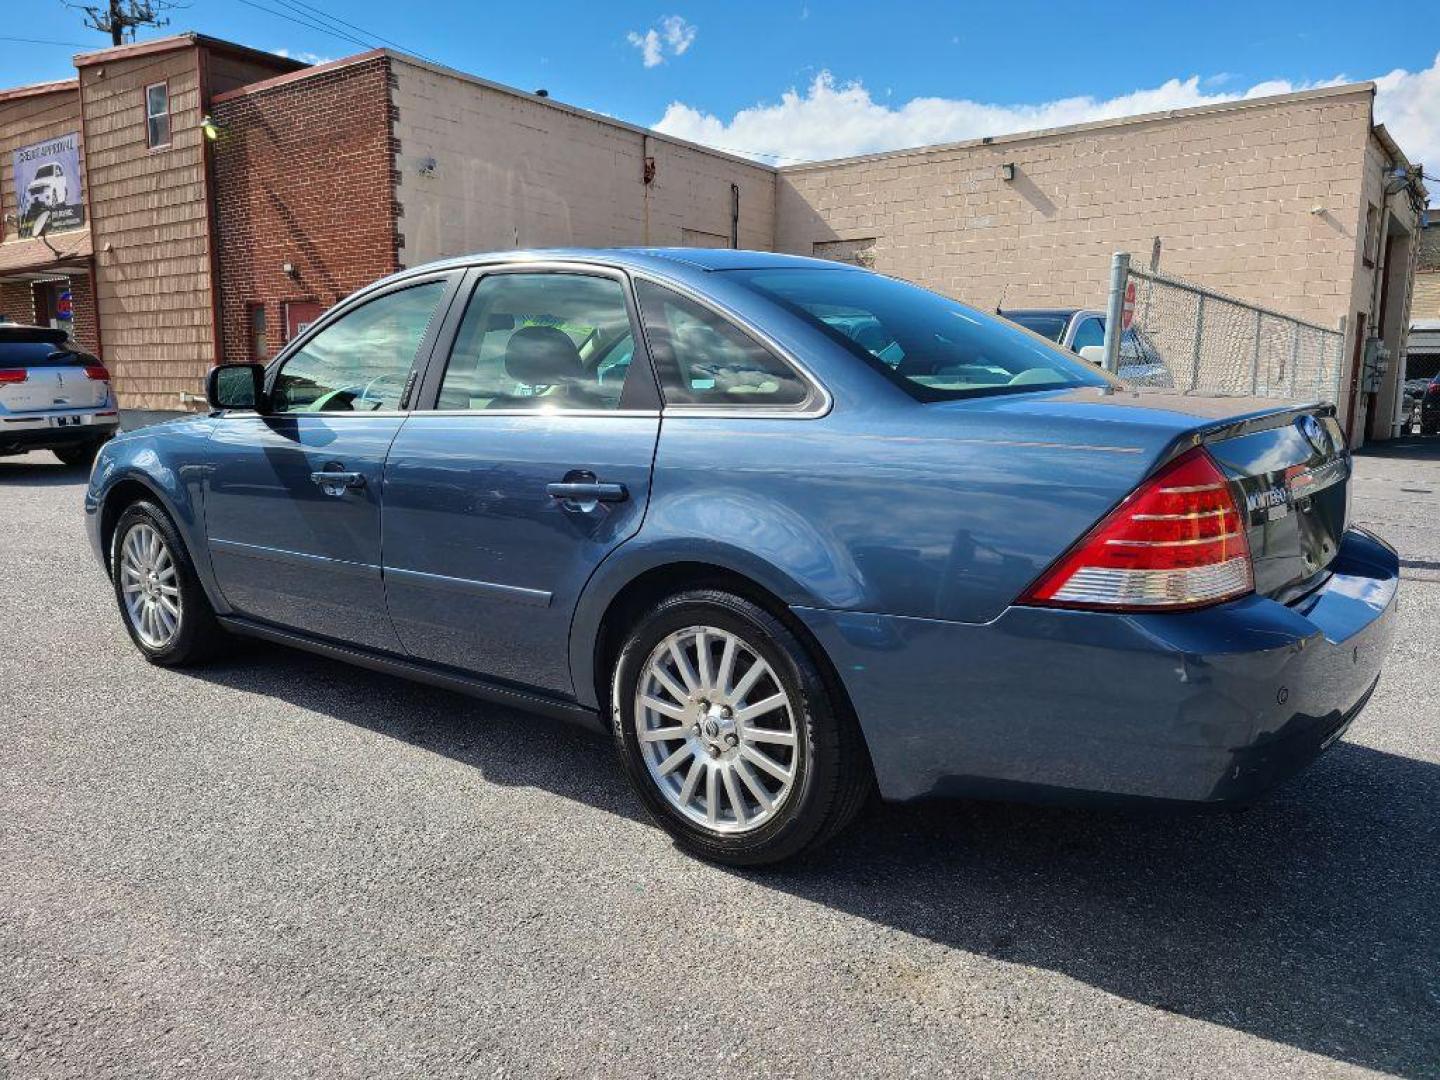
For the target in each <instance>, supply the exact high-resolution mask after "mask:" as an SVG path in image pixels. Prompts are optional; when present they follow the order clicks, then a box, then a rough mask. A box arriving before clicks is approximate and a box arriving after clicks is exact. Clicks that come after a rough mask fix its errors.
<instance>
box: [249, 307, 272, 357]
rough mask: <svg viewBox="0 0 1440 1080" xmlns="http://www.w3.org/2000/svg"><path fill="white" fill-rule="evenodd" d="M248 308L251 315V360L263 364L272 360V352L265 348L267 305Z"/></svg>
mask: <svg viewBox="0 0 1440 1080" xmlns="http://www.w3.org/2000/svg"><path fill="white" fill-rule="evenodd" d="M247 306H248V308H249V313H250V359H251V360H252V361H254V362H255V363H257V364H263V363H264V362H265V361H266V360H268V359H269V358H270V350H269V349H267V348H266V346H265V305H264V304H249V305H247Z"/></svg>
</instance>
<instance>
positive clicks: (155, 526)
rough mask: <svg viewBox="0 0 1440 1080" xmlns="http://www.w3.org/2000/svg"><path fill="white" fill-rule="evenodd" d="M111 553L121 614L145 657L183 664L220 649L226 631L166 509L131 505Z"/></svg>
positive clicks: (122, 518) (118, 526)
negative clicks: (216, 617)
mask: <svg viewBox="0 0 1440 1080" xmlns="http://www.w3.org/2000/svg"><path fill="white" fill-rule="evenodd" d="M110 558H111V565H110V576H111V577H112V578H113V580H114V584H115V599H116V600H117V601H118V602H119V605H120V617H121V619H122V620H124V623H125V629H126V630H128V631H129V632H130V638H131V640H132V641H134V642H135V644H136V646H137V647H138V648H139V649H140V651H141V652H142V653H144V654H145V659H147V660H149V661H150V662H151V663H152V664H160V665H162V666H164V667H179V666H181V665H184V664H193V663H198V662H199V661H201V660H204V659H207V658H209V657H210V656H211V655H212V654H213V653H214V652H215V651H216V650H217V648H218V647H219V645H220V643H221V642H222V641H223V640H224V636H225V631H224V630H222V629H221V627H220V624H219V623H218V622H217V621H216V619H215V610H214V608H212V607H211V606H210V600H209V598H208V597H207V596H206V595H205V589H204V587H203V586H202V585H201V584H200V579H199V577H198V576H196V573H195V564H194V563H193V562H191V561H190V554H189V552H188V551H186V549H185V544H184V542H183V541H182V540H181V538H180V534H179V533H178V532H177V531H176V529H175V526H174V524H173V523H172V522H171V521H170V518H169V516H168V515H166V513H165V511H164V510H162V509H161V508H160V507H159V506H157V505H155V504H154V503H152V502H148V501H141V502H137V503H132V504H131V505H130V506H128V507H126V509H125V512H124V513H122V514H121V515H120V520H119V521H118V522H117V523H116V525H115V535H114V540H113V543H112V546H111V554H110Z"/></svg>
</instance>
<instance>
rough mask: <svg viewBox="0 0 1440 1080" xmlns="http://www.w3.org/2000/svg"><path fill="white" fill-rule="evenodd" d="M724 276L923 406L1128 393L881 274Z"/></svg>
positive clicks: (987, 320)
mask: <svg viewBox="0 0 1440 1080" xmlns="http://www.w3.org/2000/svg"><path fill="white" fill-rule="evenodd" d="M720 272H721V273H725V274H727V275H729V276H730V277H731V279H732V280H734V281H735V282H736V283H737V284H741V285H743V286H744V287H745V288H747V289H750V290H751V291H752V292H755V293H757V294H758V295H760V296H762V297H764V298H765V299H767V300H770V301H771V302H773V303H775V304H776V305H778V306H779V307H781V308H783V309H784V310H785V311H787V312H789V313H790V314H792V315H794V316H796V317H798V318H800V319H801V320H803V321H805V322H807V323H809V324H810V325H811V326H813V327H816V328H817V329H819V330H821V331H822V332H824V333H825V334H826V335H827V336H828V337H830V338H831V339H832V340H833V341H835V342H836V343H837V344H839V345H841V346H843V347H844V348H845V349H846V350H847V351H848V352H850V353H851V354H852V355H854V356H856V357H858V358H859V359H861V360H863V361H864V362H865V363H867V364H868V365H869V366H870V367H872V368H874V369H875V370H877V371H879V372H880V373H881V374H883V375H885V376H886V377H887V378H888V379H890V380H891V381H892V382H894V383H895V384H896V385H898V386H899V387H900V388H901V389H902V390H904V391H905V392H906V393H908V394H910V395H911V396H912V397H914V398H916V399H917V400H920V401H947V400H950V399H953V398H966V397H978V396H982V395H989V394H1003V393H1023V392H1027V391H1032V390H1058V389H1065V388H1068V387H1076V386H1107V385H1114V386H1118V385H1121V384H1120V382H1119V380H1116V379H1112V378H1111V377H1110V376H1108V375H1105V374H1103V373H1102V372H1100V371H1099V370H1097V369H1096V368H1095V367H1093V366H1092V365H1090V364H1087V363H1085V362H1084V361H1083V360H1081V359H1080V358H1079V357H1077V356H1076V355H1075V354H1074V353H1072V352H1070V351H1069V350H1068V349H1062V348H1060V347H1059V346H1054V345H1051V344H1049V343H1048V342H1046V341H1042V340H1040V339H1038V338H1037V337H1035V336H1034V335H1033V334H1029V333H1027V332H1025V331H1024V330H1021V329H1020V328H1018V327H1017V326H1015V325H1013V324H1012V323H1010V322H1008V321H1007V320H1005V319H1002V318H998V317H996V316H993V315H986V314H983V313H982V312H979V311H976V310H975V309H974V308H970V307H966V306H965V305H964V304H961V303H958V302H957V301H954V300H949V299H946V298H945V297H943V296H940V295H939V294H938V293H933V292H930V291H929V290H927V289H922V288H919V287H918V286H915V285H911V284H908V283H907V282H903V281H897V280H896V279H894V278H888V277H883V276H882V275H880V274H870V273H864V272H857V271H853V270H840V269H835V270H831V269H808V268H807V269H803V270H802V269H789V268H786V269H768V270H728V271H720Z"/></svg>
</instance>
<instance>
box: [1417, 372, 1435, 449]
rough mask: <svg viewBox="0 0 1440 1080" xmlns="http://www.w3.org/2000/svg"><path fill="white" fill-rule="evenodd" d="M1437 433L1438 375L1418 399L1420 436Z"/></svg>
mask: <svg viewBox="0 0 1440 1080" xmlns="http://www.w3.org/2000/svg"><path fill="white" fill-rule="evenodd" d="M1437 433H1440V375H1436V376H1435V377H1434V378H1433V379H1431V380H1430V383H1429V385H1427V386H1426V387H1425V393H1424V396H1422V397H1421V398H1420V434H1421V435H1435V434H1437Z"/></svg>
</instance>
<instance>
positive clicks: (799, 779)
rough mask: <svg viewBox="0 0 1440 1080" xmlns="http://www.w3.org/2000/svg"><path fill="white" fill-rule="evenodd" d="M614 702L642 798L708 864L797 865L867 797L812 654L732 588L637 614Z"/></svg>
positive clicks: (857, 754) (851, 725) (866, 777)
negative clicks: (786, 862) (796, 861)
mask: <svg viewBox="0 0 1440 1080" xmlns="http://www.w3.org/2000/svg"><path fill="white" fill-rule="evenodd" d="M611 702H612V716H613V724H614V737H615V742H616V746H617V749H618V750H619V752H620V755H621V758H622V759H623V761H624V763H625V766H626V769H627V772H628V773H629V775H630V779H631V782H632V784H633V785H634V787H635V789H636V792H637V793H638V794H639V796H640V799H641V800H642V801H643V802H644V804H645V806H646V808H647V809H648V810H649V811H650V813H651V815H652V816H653V817H654V818H655V819H656V820H657V821H658V822H659V823H660V824H661V825H662V826H663V827H664V828H665V829H666V830H667V831H669V832H670V834H671V835H672V836H674V837H675V839H676V840H677V841H678V842H679V843H680V845H681V846H682V847H684V848H686V849H687V850H689V851H691V852H693V853H695V854H697V855H700V856H701V857H703V858H707V859H712V860H714V861H716V862H722V863H728V864H730V865H735V866H750V865H758V864H762V863H771V862H778V861H780V860H782V859H787V858H790V857H792V856H794V855H797V854H799V853H800V852H802V851H804V850H806V849H807V848H811V847H814V846H816V845H818V844H820V843H823V842H824V841H825V840H827V839H829V838H830V837H831V836H833V835H834V834H835V833H836V832H838V831H839V830H840V829H842V828H843V827H844V826H845V825H846V824H847V823H848V822H849V821H850V820H851V819H852V818H853V817H854V815H855V813H856V812H857V811H858V810H859V809H860V807H861V806H862V805H863V804H864V802H865V799H866V798H867V797H868V795H869V792H870V787H871V774H870V768H869V760H868V758H867V756H866V754H865V748H864V744H863V740H862V738H861V736H860V732H859V729H858V727H857V725H856V724H855V721H854V720H853V719H852V718H851V717H850V715H849V713H848V711H847V710H846V709H845V708H844V707H843V703H841V702H838V701H836V700H835V695H834V694H832V692H831V691H830V689H829V688H828V687H827V686H826V683H825V680H824V678H823V677H822V675H821V673H820V670H819V668H818V667H817V665H816V663H815V662H814V660H813V659H812V657H811V656H810V655H809V653H808V652H807V651H806V649H805V647H804V645H802V643H801V642H800V641H799V640H798V639H797V638H796V636H795V635H794V634H793V633H792V632H791V631H790V630H789V629H788V628H787V627H786V626H785V624H784V623H783V622H781V621H780V620H779V619H777V618H776V617H775V616H774V615H772V614H770V613H769V612H768V611H766V610H765V609H764V608H761V607H760V606H758V605H756V604H754V603H752V602H751V601H749V600H746V599H743V598H741V597H738V596H734V595H732V594H730V593H725V592H720V591H717V590H709V589H706V590H696V591H694V592H687V593H682V594H680V595H677V596H673V597H671V598H669V599H667V600H665V601H663V602H661V603H660V604H659V605H657V606H656V607H655V608H654V609H652V610H651V611H650V612H649V613H648V614H646V615H645V616H644V617H643V618H641V619H640V621H639V623H638V624H637V625H636V626H635V628H634V629H633V630H632V632H631V634H630V636H629V639H628V640H627V641H626V643H625V646H624V648H623V649H622V650H621V653H620V657H619V660H618V662H617V664H616V668H615V673H614V678H613V681H612V694H611Z"/></svg>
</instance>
